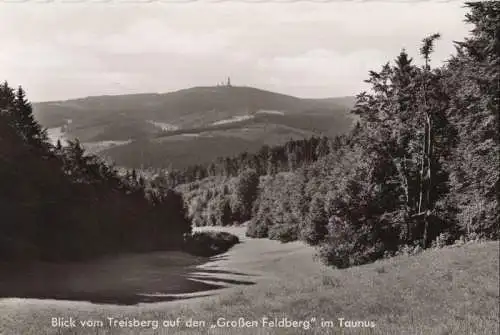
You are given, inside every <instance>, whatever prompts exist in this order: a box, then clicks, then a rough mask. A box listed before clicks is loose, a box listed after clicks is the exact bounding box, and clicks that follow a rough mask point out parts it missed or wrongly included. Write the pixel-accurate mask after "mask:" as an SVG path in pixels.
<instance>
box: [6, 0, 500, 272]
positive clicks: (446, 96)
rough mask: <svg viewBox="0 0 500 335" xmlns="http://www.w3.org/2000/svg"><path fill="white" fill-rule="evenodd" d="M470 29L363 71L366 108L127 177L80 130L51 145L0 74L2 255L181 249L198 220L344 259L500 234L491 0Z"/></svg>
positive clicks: (497, 87) (496, 61)
mask: <svg viewBox="0 0 500 335" xmlns="http://www.w3.org/2000/svg"><path fill="white" fill-rule="evenodd" d="M466 6H467V7H468V9H469V13H468V14H467V16H466V22H467V23H469V24H471V25H472V26H471V27H472V28H473V29H472V31H471V34H470V36H469V37H467V38H465V39H464V40H463V41H461V42H455V43H456V54H455V55H453V56H452V57H451V58H450V59H448V61H447V62H446V63H445V64H444V65H442V66H439V67H437V66H434V65H433V63H432V59H431V58H432V53H433V48H434V45H435V43H438V40H439V38H440V35H439V34H434V35H431V36H429V37H426V38H424V39H423V41H422V45H421V47H420V55H419V57H421V58H422V59H423V65H422V66H417V65H415V64H414V61H413V58H411V57H410V55H408V54H407V53H406V51H405V50H403V51H401V53H400V54H399V55H397V57H396V58H395V60H394V61H393V62H388V63H387V64H384V65H382V67H381V69H380V70H378V71H370V73H369V74H368V79H367V80H366V82H367V83H369V84H370V85H371V90H370V92H362V93H361V94H359V95H358V96H357V98H356V105H355V107H354V109H353V110H352V113H354V114H355V115H357V117H358V119H359V121H358V123H357V124H356V126H355V127H354V128H353V129H352V131H350V132H349V133H348V134H345V135H342V136H337V137H335V138H328V137H313V138H310V139H306V140H290V141H289V142H287V143H286V144H284V145H281V146H273V147H269V146H265V147H263V148H262V149H261V150H260V151H259V152H257V153H254V154H250V153H242V154H240V155H237V156H235V157H225V158H220V159H218V160H216V161H214V162H213V163H211V164H209V165H196V166H191V167H188V168H187V169H184V170H177V171H165V172H162V173H160V175H158V176H156V177H155V178H153V179H149V178H144V177H143V176H142V174H141V172H138V171H135V170H131V171H129V172H127V173H126V174H125V175H121V174H119V173H118V172H117V171H116V169H114V168H113V167H112V166H109V165H108V164H106V163H104V162H103V161H102V160H100V159H99V158H97V157H96V156H94V155H88V154H86V153H85V152H84V150H83V149H82V147H81V145H80V144H79V142H78V141H70V142H69V144H68V145H66V146H62V145H61V144H60V143H59V144H58V145H56V146H52V145H50V144H49V142H48V140H47V136H46V133H45V131H44V130H43V129H42V128H41V127H40V125H39V124H38V123H37V122H36V121H35V119H34V117H33V114H32V109H31V105H30V103H29V102H28V101H27V100H26V97H25V94H24V91H23V89H22V88H19V89H18V90H13V89H12V88H10V87H9V86H8V84H7V83H4V84H3V85H2V86H1V87H0V111H1V112H0V182H1V187H0V207H1V208H0V211H1V213H2V217H1V220H0V229H1V230H2V233H1V234H0V260H2V259H4V260H5V259H47V260H61V259H86V258H91V257H97V256H100V255H103V254H107V253H117V252H124V251H151V250H165V249H178V248H181V246H182V243H183V242H182V241H183V240H184V239H185V237H186V235H189V234H191V224H194V225H197V226H204V225H232V224H241V223H244V222H246V223H247V224H248V228H247V229H248V230H247V235H248V236H251V237H258V238H270V239H276V240H280V241H282V242H288V241H294V240H302V241H305V242H306V243H308V244H311V245H314V246H316V247H317V248H318V256H319V258H320V259H321V260H322V261H323V262H325V263H326V264H329V265H333V266H336V267H339V268H344V267H349V266H353V265H359V264H364V263H368V262H372V261H374V260H376V259H378V258H381V257H387V256H391V255H395V254H398V253H400V252H402V251H404V250H410V251H411V250H417V249H422V248H428V247H433V246H441V245H446V244H450V243H453V242H454V241H456V240H459V239H475V238H485V239H498V238H499V226H498V222H499V214H498V194H499V191H500V179H499V172H498V171H499V166H500V164H499V148H500V145H499V136H498V122H499V121H498V119H499V111H498V107H499V95H500V39H499V37H498V36H499V31H500V3H499V2H475V3H467V4H466Z"/></svg>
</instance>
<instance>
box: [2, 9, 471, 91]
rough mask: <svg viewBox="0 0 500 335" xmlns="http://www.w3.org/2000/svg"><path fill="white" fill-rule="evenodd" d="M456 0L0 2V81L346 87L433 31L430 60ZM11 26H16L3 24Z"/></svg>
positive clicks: (54, 87)
mask: <svg viewBox="0 0 500 335" xmlns="http://www.w3.org/2000/svg"><path fill="white" fill-rule="evenodd" d="M464 13H465V10H464V9H463V8H461V3H436V2H421V3H412V4H405V3H390V2H368V3H366V2H364V3H359V2H336V3H311V2H298V3H287V4H285V3H260V4H256V3H254V4H248V3H233V2H223V3H210V2H204V1H198V2H194V3H183V4H162V3H148V4H123V3H121V4H120V3H117V2H114V3H93V4H92V3H84V4H61V3H54V4H33V3H27V4H0V22H2V25H0V43H1V45H2V53H0V76H2V77H0V80H1V79H3V78H5V79H7V80H9V82H11V84H14V85H17V84H22V85H23V86H25V87H26V88H27V90H28V93H29V94H30V98H31V99H33V100H52V99H64V98H71V97H79V96H87V95H99V94H111V93H110V92H114V93H113V94H119V93H123V94H125V93H131V92H149V91H154V92H157V91H160V92H165V91H171V90H176V89H181V88H186V87H189V86H198V85H213V84H215V83H217V82H220V81H221V80H223V79H224V78H225V77H227V76H228V75H230V76H231V78H232V80H233V81H234V84H235V85H248V86H257V87H260V88H263V89H273V90H276V91H279V92H283V93H288V94H294V95H299V96H310V97H321V96H335V95H350V94H356V93H357V92H359V90H360V89H361V88H362V87H363V85H364V84H363V80H364V79H366V77H367V73H368V70H371V69H379V68H380V66H381V65H382V64H383V63H385V62H386V61H388V60H391V59H393V58H394V57H395V56H396V55H397V54H398V53H399V51H400V50H401V48H403V47H406V48H407V49H408V51H409V53H410V54H411V55H413V56H417V57H416V58H417V59H418V47H419V45H420V41H421V39H422V38H423V37H425V36H426V35H428V34H430V33H433V32H436V31H439V32H441V33H442V35H443V40H442V41H440V42H439V43H438V45H437V49H436V53H435V55H434V57H433V59H435V60H436V62H440V61H442V60H443V59H445V58H447V57H448V56H449V54H450V53H452V52H453V47H452V43H451V41H452V40H453V39H462V38H463V37H464V36H465V34H466V32H467V29H468V27H466V26H465V24H464V23H463V22H462V21H463V16H464ZM13 32H15V33H13Z"/></svg>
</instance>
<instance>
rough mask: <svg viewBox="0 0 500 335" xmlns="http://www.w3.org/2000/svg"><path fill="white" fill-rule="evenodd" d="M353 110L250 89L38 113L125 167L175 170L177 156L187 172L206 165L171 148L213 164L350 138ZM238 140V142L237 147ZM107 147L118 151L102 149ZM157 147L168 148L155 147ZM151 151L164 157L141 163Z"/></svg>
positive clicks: (56, 104) (47, 108)
mask: <svg viewBox="0 0 500 335" xmlns="http://www.w3.org/2000/svg"><path fill="white" fill-rule="evenodd" d="M353 105H354V98H353V97H339V98H322V99H311V98H307V99H304V98H298V97H294V96H291V95H287V94H282V93H276V92H271V91H266V90H263V89H259V88H255V87H249V86H195V87H191V88H186V89H181V90H177V91H173V92H167V93H137V94H125V95H102V96H89V97H84V98H78V99H69V100H64V101H47V102H41V103H33V109H34V115H35V117H36V118H37V119H38V121H39V122H40V123H41V124H42V125H43V126H44V127H47V128H48V129H49V131H50V132H54V131H56V132H57V133H58V134H59V135H58V136H60V137H59V138H65V139H74V138H78V139H79V140H80V141H81V142H82V143H83V144H84V146H85V143H91V144H92V145H91V146H87V147H88V148H92V149H91V151H93V152H94V153H98V154H100V155H102V156H103V157H106V158H109V159H111V160H113V161H115V162H116V163H117V164H119V165H122V164H124V165H125V166H131V167H132V166H133V167H136V166H137V165H142V164H143V163H144V162H145V161H148V162H150V164H153V166H152V167H158V166H163V165H168V166H171V165H172V162H169V160H170V158H169V155H170V156H172V157H177V158H173V161H174V162H173V165H174V166H179V167H181V166H185V165H186V164H188V163H187V161H189V162H190V163H189V164H191V163H197V162H198V160H197V159H186V157H187V156H186V155H185V154H182V155H179V154H180V153H179V152H178V150H177V149H175V148H174V149H173V148H172V147H171V146H178V147H179V148H181V147H182V148H183V149H182V150H188V152H191V153H192V155H193V156H196V155H201V156H204V158H203V159H202V161H203V162H206V161H207V160H211V159H213V158H215V156H217V157H218V156H225V155H230V154H231V155H232V154H235V153H237V152H238V151H255V150H256V149H257V148H258V147H259V146H262V145H276V144H282V143H284V142H285V141H287V140H289V139H297V138H304V137H310V136H313V135H320V134H322V135H327V136H334V135H337V134H340V133H344V132H345V131H347V130H348V129H349V128H350V126H351V125H352V122H353V117H352V116H351V115H350V113H349V110H350V109H351V108H352V106H353ZM249 129H250V130H249ZM269 132H271V134H269ZM183 134H184V135H186V136H184V137H183V138H176V141H174V142H175V143H171V142H172V141H159V140H158V139H161V138H164V137H172V136H175V135H183ZM202 134H204V135H203V136H205V135H207V136H208V135H209V136H210V137H211V139H210V143H213V144H214V145H216V146H218V149H217V152H216V150H215V149H213V150H211V151H213V152H212V153H210V154H209V155H205V153H200V152H199V150H200V149H199V148H201V147H203V148H204V149H203V150H205V151H206V150H207V148H206V146H205V145H197V144H200V143H199V141H200V140H202V138H201V137H203V136H202ZM195 136H199V138H196V139H195V138H194V137H195ZM214 138H216V139H217V140H214ZM54 139H55V138H54ZM231 139H232V140H233V141H232V142H233V143H229V142H231V141H230V140H231ZM228 140H229V141H228ZM136 141H139V142H140V143H141V145H138V144H137V143H134V142H136ZM99 142H107V143H108V144H109V143H115V144H116V145H115V146H111V147H109V146H106V147H105V146H102V147H99V145H96V143H99ZM188 142H192V143H188ZM196 143H197V144H196ZM235 143H239V144H238V145H235ZM117 146H120V148H118V147H117ZM157 146H160V147H162V148H153V149H151V148H150V147H157ZM163 147H165V148H163ZM229 147H231V149H229ZM129 149H130V150H129ZM163 149H165V150H163ZM172 149H173V150H172ZM138 151H141V152H140V155H139V153H138ZM144 152H154V154H152V155H153V156H156V157H149V158H137V157H139V156H140V157H145V156H144ZM163 153H165V154H163ZM146 156H147V155H146ZM158 156H161V158H160V157H158ZM180 156H182V157H184V158H182V159H180V158H179V157H180ZM191 158H192V157H191ZM139 160H143V162H139ZM160 161H166V162H168V163H165V164H163V163H161V164H160V163H159V162H160ZM151 162H155V163H151ZM178 163H179V164H178ZM155 165H156V166H155Z"/></svg>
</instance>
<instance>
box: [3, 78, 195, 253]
mask: <svg viewBox="0 0 500 335" xmlns="http://www.w3.org/2000/svg"><path fill="white" fill-rule="evenodd" d="M0 111H1V112H0V186H1V187H0V213H1V215H2V216H1V219H0V231H1V232H0V259H2V260H21V259H24V260H36V259H42V260H50V261H59V260H83V259H89V258H94V257H99V256H102V255H105V254H110V253H119V252H131V251H132V252H134V251H150V250H166V249H179V248H181V247H182V242H183V238H184V235H185V234H189V233H190V232H191V226H190V222H189V221H188V219H187V217H186V214H185V209H184V202H183V199H182V197H181V196H180V195H179V194H177V193H175V192H174V191H172V190H168V189H150V188H148V187H146V183H145V180H144V179H143V178H142V177H140V176H138V175H137V173H136V172H135V171H131V172H128V173H127V174H126V175H125V176H120V175H119V174H118V173H117V171H115V170H114V169H113V168H112V167H110V166H108V165H106V164H105V163H104V162H103V161H102V160H100V159H98V158H97V157H95V156H93V155H87V154H86V153H85V151H84V150H83V148H82V147H81V145H80V143H79V142H78V141H77V140H75V141H70V142H69V143H68V145H66V146H63V145H62V144H61V143H58V145H57V146H55V147H54V146H52V145H50V144H49V143H48V141H47V137H46V134H45V131H44V130H43V129H42V128H41V127H40V125H39V124H38V123H37V122H36V121H35V120H34V118H33V114H32V110H31V105H30V103H29V102H28V101H27V100H26V97H25V93H24V91H23V90H22V89H21V88H19V89H18V90H17V91H16V92H15V93H14V91H13V90H12V89H11V88H10V87H9V86H8V84H7V83H4V84H2V85H1V86H0Z"/></svg>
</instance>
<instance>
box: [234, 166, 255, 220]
mask: <svg viewBox="0 0 500 335" xmlns="http://www.w3.org/2000/svg"><path fill="white" fill-rule="evenodd" d="M258 188H259V176H258V174H257V172H256V171H255V170H253V169H247V170H245V171H243V172H242V173H241V175H240V176H239V177H238V179H237V180H236V184H235V186H234V200H233V203H234V205H233V206H232V207H233V212H234V213H237V215H238V218H239V220H240V222H244V221H247V220H249V219H250V218H251V214H252V207H253V203H254V201H255V199H256V198H257V192H258Z"/></svg>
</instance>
